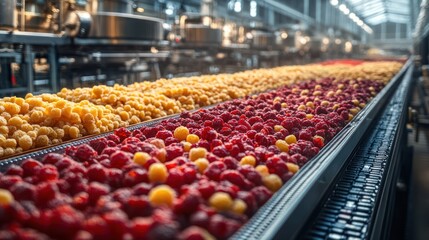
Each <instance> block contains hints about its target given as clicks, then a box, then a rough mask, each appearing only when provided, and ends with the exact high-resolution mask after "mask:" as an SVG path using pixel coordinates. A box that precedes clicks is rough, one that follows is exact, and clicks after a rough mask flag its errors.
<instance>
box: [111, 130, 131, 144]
mask: <svg viewBox="0 0 429 240" xmlns="http://www.w3.org/2000/svg"><path fill="white" fill-rule="evenodd" d="M114 133H115V135H116V136H118V137H119V139H120V142H122V141H124V140H125V139H126V138H127V137H130V136H131V132H130V131H129V130H128V129H126V128H118V129H116V130H115V131H114Z"/></svg>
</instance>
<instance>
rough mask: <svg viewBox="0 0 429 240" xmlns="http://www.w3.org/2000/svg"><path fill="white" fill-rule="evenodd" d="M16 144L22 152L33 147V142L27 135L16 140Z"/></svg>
mask: <svg viewBox="0 0 429 240" xmlns="http://www.w3.org/2000/svg"><path fill="white" fill-rule="evenodd" d="M18 143H19V146H20V147H21V148H22V149H23V150H24V151H26V150H28V149H30V148H31V147H32V146H33V140H32V139H31V137H30V136H28V135H24V136H22V137H20V138H19V140H18Z"/></svg>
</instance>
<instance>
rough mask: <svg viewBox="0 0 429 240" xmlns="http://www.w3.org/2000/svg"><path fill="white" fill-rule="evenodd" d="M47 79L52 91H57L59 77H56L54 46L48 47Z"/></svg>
mask: <svg viewBox="0 0 429 240" xmlns="http://www.w3.org/2000/svg"><path fill="white" fill-rule="evenodd" d="M48 54H49V55H48V58H49V80H50V81H51V89H52V92H54V93H56V92H59V90H60V89H59V78H58V61H57V51H56V48H55V46H50V47H49V53H48Z"/></svg>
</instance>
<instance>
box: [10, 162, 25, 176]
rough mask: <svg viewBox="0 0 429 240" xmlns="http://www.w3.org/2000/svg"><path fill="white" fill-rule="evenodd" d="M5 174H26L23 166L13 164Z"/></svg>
mask: <svg viewBox="0 0 429 240" xmlns="http://www.w3.org/2000/svg"><path fill="white" fill-rule="evenodd" d="M5 175H15V176H20V177H22V176H23V175H24V170H23V169H22V167H20V166H18V165H15V164H13V165H11V166H10V167H9V168H8V169H7V171H6V172H5Z"/></svg>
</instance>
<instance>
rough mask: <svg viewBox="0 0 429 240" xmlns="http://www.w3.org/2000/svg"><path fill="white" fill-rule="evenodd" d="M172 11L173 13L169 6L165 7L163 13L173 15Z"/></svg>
mask: <svg viewBox="0 0 429 240" xmlns="http://www.w3.org/2000/svg"><path fill="white" fill-rule="evenodd" d="M173 13H174V11H173V9H171V8H167V9H165V14H167V15H173Z"/></svg>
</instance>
